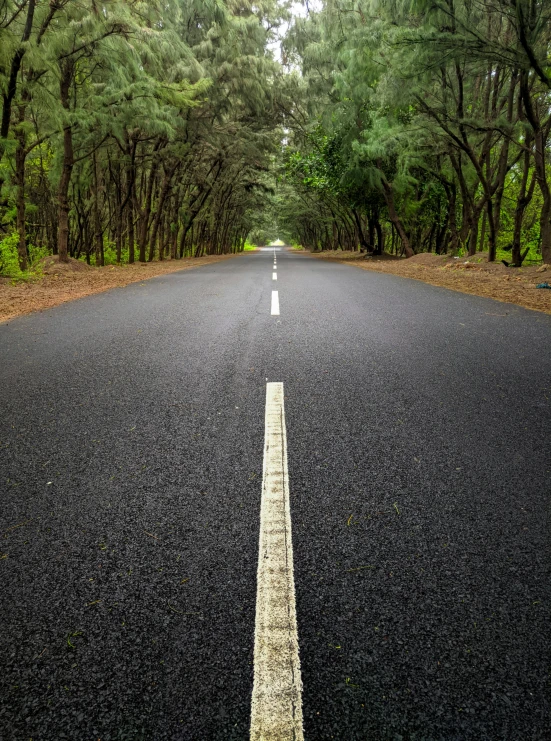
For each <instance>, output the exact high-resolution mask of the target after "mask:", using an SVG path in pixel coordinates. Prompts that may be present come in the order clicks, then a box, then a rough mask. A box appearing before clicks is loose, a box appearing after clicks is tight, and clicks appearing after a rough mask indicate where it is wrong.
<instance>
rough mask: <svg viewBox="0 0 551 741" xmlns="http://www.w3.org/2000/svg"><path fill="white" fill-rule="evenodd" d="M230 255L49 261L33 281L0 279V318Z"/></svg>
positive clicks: (216, 260) (225, 258)
mask: <svg viewBox="0 0 551 741" xmlns="http://www.w3.org/2000/svg"><path fill="white" fill-rule="evenodd" d="M240 254H241V253H240ZM231 257H236V255H233V254H232V255H209V256H207V257H189V258H184V259H182V260H163V261H162V262H150V263H144V264H142V263H134V264H133V265H118V266H116V265H106V266H105V267H103V268H95V267H91V266H89V265H86V263H82V262H78V261H77V260H72V261H71V263H69V265H67V266H66V265H63V264H60V263H59V262H57V261H56V262H52V263H51V264H49V265H47V266H46V267H45V269H44V275H43V276H42V277H41V278H39V279H38V280H36V281H29V282H28V283H13V282H11V281H10V280H9V279H7V278H6V279H3V282H0V322H6V321H9V320H11V319H15V318H16V317H18V316H24V315H25V314H31V313H33V312H36V311H45V310H47V309H52V308H53V307H54V306H59V305H60V304H64V303H67V302H68V301H74V300H76V299H79V298H84V297H85V296H92V295H94V294H96V293H103V292H104V291H108V290H110V289H111V288H122V287H124V286H127V285H129V284H130V283H141V282H142V281H144V280H149V279H150V278H156V277H158V276H160V275H166V274H167V273H175V272H177V271H180V270H191V269H192V268H199V267H202V266H203V265H211V264H212V263H215V262H220V261H221V260H228V259H229V258H231Z"/></svg>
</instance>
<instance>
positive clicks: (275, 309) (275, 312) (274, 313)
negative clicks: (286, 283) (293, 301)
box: [272, 291, 279, 316]
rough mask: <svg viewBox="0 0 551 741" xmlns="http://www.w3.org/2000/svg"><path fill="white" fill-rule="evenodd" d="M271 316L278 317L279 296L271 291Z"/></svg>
mask: <svg viewBox="0 0 551 741" xmlns="http://www.w3.org/2000/svg"><path fill="white" fill-rule="evenodd" d="M272 316H279V294H278V292H277V291H272Z"/></svg>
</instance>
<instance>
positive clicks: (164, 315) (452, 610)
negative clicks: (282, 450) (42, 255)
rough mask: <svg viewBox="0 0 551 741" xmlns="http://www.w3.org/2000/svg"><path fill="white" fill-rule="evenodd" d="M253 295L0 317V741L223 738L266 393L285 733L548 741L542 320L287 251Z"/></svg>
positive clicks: (241, 267) (549, 347)
mask: <svg viewBox="0 0 551 741" xmlns="http://www.w3.org/2000/svg"><path fill="white" fill-rule="evenodd" d="M271 278H272V256H271V253H270V252H258V253H254V254H248V255H243V256H240V257H238V258H236V259H234V260H230V261H227V262H224V263H218V264H214V265H212V266H206V267H203V268H200V269H197V270H194V271H186V272H182V273H174V274H171V275H169V276H164V277H162V278H157V279H153V280H150V281H147V282H146V283H144V284H132V285H130V286H127V287H126V288H123V289H120V290H119V289H117V290H113V291H109V292H107V293H104V294H99V295H96V296H93V297H89V298H86V299H82V300H80V301H76V302H73V303H70V304H65V305H63V306H60V307H57V308H55V309H52V310H50V311H48V312H45V313H43V314H36V315H31V316H28V317H24V318H21V319H18V320H14V321H11V322H10V323H8V324H4V325H0V353H1V364H0V388H1V389H2V396H1V400H0V404H1V418H0V484H1V495H0V496H1V499H0V558H1V560H0V609H1V630H0V665H1V671H0V696H1V697H0V739H1V741H12V739H14V740H15V739H17V741H20V740H21V741H28V740H29V739H32V740H33V741H57V740H58V739H70V740H71V741H98V739H101V741H114V740H115V739H117V740H119V739H120V740H122V739H124V740H125V741H126V740H132V741H138V740H140V741H141V740H144V741H145V740H146V739H147V740H149V739H154V740H156V739H170V740H171V741H177V740H178V741H180V740H181V741H187V740H190V741H191V740H192V741H210V739H213V740H215V741H218V739H220V740H226V739H229V740H233V739H236V740H237V739H247V737H248V724H249V713H250V694H251V690H252V661H253V640H254V610H255V594H256V583H255V578H256V559H257V546H258V528H259V511H260V483H261V477H262V450H263V431H264V430H263V425H264V401H265V383H266V379H267V380H269V381H283V382H284V383H285V396H286V398H285V404H286V416H287V433H288V444H289V473H290V486H291V509H292V520H293V543H294V551H295V582H296V589H297V612H298V627H299V643H300V652H301V662H302V672H303V683H304V697H303V700H304V718H305V737H306V740H307V741H315V740H317V739H323V740H325V739H339V740H341V739H342V740H346V741H353V740H355V739H358V740H361V741H400V740H403V741H448V740H449V741H452V740H453V741H455V740H457V741H471V740H472V741H475V740H476V741H486V740H489V741H501V740H503V741H532V740H534V741H536V740H537V741H539V740H543V739H549V738H550V737H551V734H550V728H551V722H550V720H551V719H550V707H549V689H550V688H549V667H550V665H551V664H550V658H551V656H550V645H551V641H550V638H551V636H550V632H551V631H550V625H551V614H550V612H551V610H550V607H551V599H550V597H551V594H550V592H551V573H550V572H551V558H550V555H551V554H550V539H549V525H550V522H549V495H550V488H551V487H550V475H549V474H550V470H551V460H550V450H549V432H550V418H551V417H550V413H549V399H550V397H551V370H550V369H551V343H550V329H551V319H550V318H549V317H548V316H546V315H543V314H539V313H536V312H530V311H526V310H523V309H520V308H517V307H514V306H512V305H509V304H502V303H499V302H494V301H491V300H488V299H483V298H477V297H473V296H467V295H463V294H460V293H454V292H450V291H446V290H445V289H440V288H435V287H432V286H428V285H425V284H422V283H419V282H417V281H408V280H404V279H400V278H397V277H394V276H387V275H381V274H378V273H369V272H368V271H360V270H357V269H355V268H354V267H351V266H345V265H338V264H327V263H325V262H322V261H318V260H316V259H315V258H312V257H310V256H307V255H300V254H293V253H290V252H279V253H278V281H277V283H273V282H272V279H271ZM274 288H276V289H277V290H278V291H279V298H280V308H281V316H279V317H272V316H270V298H271V291H272V290H273V289H274ZM5 554H7V556H6V557H5V558H2V556H3V555H5Z"/></svg>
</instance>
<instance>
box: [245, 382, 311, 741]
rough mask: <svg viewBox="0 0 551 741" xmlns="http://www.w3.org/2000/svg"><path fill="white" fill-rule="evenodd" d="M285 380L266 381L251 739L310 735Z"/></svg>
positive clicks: (279, 740) (277, 740)
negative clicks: (305, 729) (302, 665)
mask: <svg viewBox="0 0 551 741" xmlns="http://www.w3.org/2000/svg"><path fill="white" fill-rule="evenodd" d="M283 397H284V392H283V384H282V383H267V384H266V414H265V432H264V472H263V477H262V500H261V505H260V542H259V552H258V575H257V592H256V624H255V640H254V686H253V695H252V706H251V734H250V738H251V741H304V732H303V728H302V680H301V673H300V658H299V648H298V632H297V618H296V606H295V580H294V574H293V545H292V538H291V508H290V503H289V472H288V467H287V433H286V429H285V409H284V403H283Z"/></svg>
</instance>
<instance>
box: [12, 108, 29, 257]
mask: <svg viewBox="0 0 551 741" xmlns="http://www.w3.org/2000/svg"><path fill="white" fill-rule="evenodd" d="M24 119H25V113H24V107H23V106H21V108H20V110H19V124H20V126H19V129H18V130H17V133H16V138H17V150H16V152H15V183H16V187H17V193H16V209H17V231H18V234H19V242H18V243H17V256H18V258H19V269H20V270H22V271H25V270H26V269H27V230H26V223H25V159H26V157H27V150H26V136H25V131H24V129H23V126H22V124H23V123H24Z"/></svg>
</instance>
